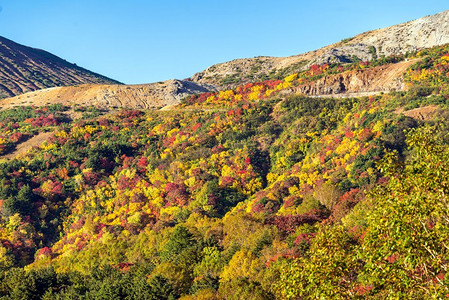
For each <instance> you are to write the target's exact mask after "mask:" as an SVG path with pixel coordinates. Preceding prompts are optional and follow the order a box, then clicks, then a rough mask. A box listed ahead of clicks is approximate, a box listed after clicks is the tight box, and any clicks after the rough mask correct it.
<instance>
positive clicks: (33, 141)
mask: <svg viewBox="0 0 449 300" xmlns="http://www.w3.org/2000/svg"><path fill="white" fill-rule="evenodd" d="M52 135H53V132H41V133H39V134H37V135H35V136H33V137H31V138H29V139H28V140H26V141H24V142H22V143H20V144H18V145H17V146H16V149H15V150H14V151H13V152H10V153H8V154H5V155H2V156H0V157H1V158H6V159H14V158H16V157H17V156H18V155H20V154H23V153H25V152H27V151H28V150H30V149H31V148H32V147H34V146H40V145H41V144H42V143H43V142H45V141H46V140H48V139H49V138H50V137H51V136H52Z"/></svg>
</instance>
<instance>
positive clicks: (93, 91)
mask: <svg viewBox="0 0 449 300" xmlns="http://www.w3.org/2000/svg"><path fill="white" fill-rule="evenodd" d="M207 91H209V88H208V87H205V86H202V85H198V84H196V83H193V82H189V81H181V80H168V81H164V82H158V83H151V84H142V85H98V84H96V85H95V84H85V85H80V86H69V87H56V88H49V89H44V90H39V91H34V92H29V93H26V94H23V95H20V96H16V97H13V98H7V99H3V100H0V108H2V109H6V108H11V107H14V106H24V105H35V106H44V105H47V104H55V103H62V104H65V105H81V106H90V105H94V106H98V107H101V108H122V107H123V108H132V109H151V108H160V107H164V106H166V105H173V104H177V103H179V102H180V101H181V99H182V98H184V97H186V96H188V95H191V94H194V93H203V92H207Z"/></svg>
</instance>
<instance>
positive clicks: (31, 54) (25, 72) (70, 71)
mask: <svg viewBox="0 0 449 300" xmlns="http://www.w3.org/2000/svg"><path fill="white" fill-rule="evenodd" d="M84 83H103V84H105V83H109V84H120V82H118V81H116V80H113V79H110V78H107V77H106V76H103V75H100V74H98V73H94V72H92V71H89V70H87V69H84V68H82V67H79V66H77V65H76V64H72V63H69V62H67V61H66V60H64V59H62V58H60V57H58V56H56V55H54V54H52V53H50V52H47V51H45V50H42V49H38V48H32V47H28V46H24V45H21V44H19V43H16V42H14V41H12V40H9V39H7V38H5V37H1V36H0V98H5V97H12V96H16V95H19V94H23V93H25V92H29V91H34V90H38V89H43V88H49V87H55V86H67V85H76V84H84Z"/></svg>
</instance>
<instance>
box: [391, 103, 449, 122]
mask: <svg viewBox="0 0 449 300" xmlns="http://www.w3.org/2000/svg"><path fill="white" fill-rule="evenodd" d="M396 113H397V114H403V115H404V116H407V117H411V118H413V119H416V120H420V121H428V120H432V119H434V117H435V116H436V115H439V114H443V113H445V110H444V109H442V108H441V107H439V106H438V105H428V106H423V107H418V108H414V109H410V110H407V111H404V110H403V109H399V110H397V111H396ZM446 117H447V116H446Z"/></svg>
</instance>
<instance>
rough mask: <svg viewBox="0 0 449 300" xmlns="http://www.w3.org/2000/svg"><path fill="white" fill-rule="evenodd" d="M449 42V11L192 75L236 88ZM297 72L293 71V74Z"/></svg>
mask: <svg viewBox="0 0 449 300" xmlns="http://www.w3.org/2000/svg"><path fill="white" fill-rule="evenodd" d="M446 43H449V10H448V11H444V12H442V13H439V14H436V15H432V16H426V17H423V18H420V19H417V20H414V21H411V22H407V23H403V24H399V25H395V26H391V27H388V28H383V29H378V30H373V31H369V32H365V33H362V34H359V35H357V36H355V37H353V38H349V39H345V40H343V41H341V42H338V43H335V44H333V45H329V46H326V47H323V48H321V49H318V50H315V51H311V52H307V53H304V54H300V55H295V56H290V57H256V58H248V59H236V60H233V61H230V62H225V63H221V64H216V65H213V66H211V67H209V68H207V69H206V70H204V71H201V72H199V73H196V74H195V75H193V76H192V80H193V81H195V82H200V83H207V84H213V85H215V86H216V87H217V88H226V87H232V86H233V85H234V84H233V82H238V81H239V80H240V81H243V82H250V81H254V80H255V79H256V80H257V79H263V78H266V77H267V76H269V75H270V74H271V75H273V74H276V72H281V71H282V70H284V69H292V70H301V69H305V68H307V67H309V66H310V65H311V64H321V63H330V62H350V61H352V60H353V59H354V57H356V58H357V59H361V60H363V61H366V60H371V59H372V58H374V57H376V56H377V57H380V56H382V55H385V56H389V55H393V54H400V53H406V52H407V51H414V50H418V49H421V48H430V47H433V46H438V45H443V44H446ZM291 73H293V72H291Z"/></svg>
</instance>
